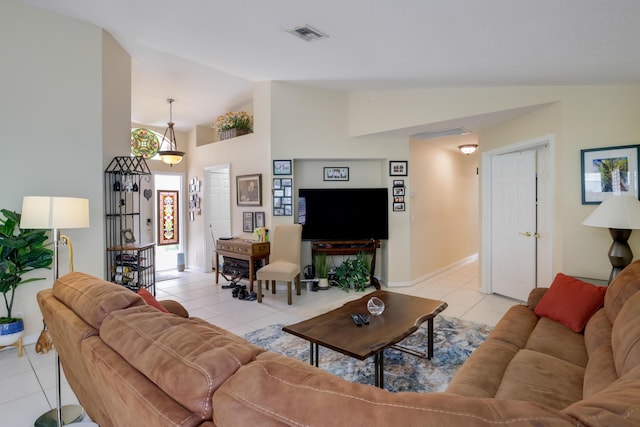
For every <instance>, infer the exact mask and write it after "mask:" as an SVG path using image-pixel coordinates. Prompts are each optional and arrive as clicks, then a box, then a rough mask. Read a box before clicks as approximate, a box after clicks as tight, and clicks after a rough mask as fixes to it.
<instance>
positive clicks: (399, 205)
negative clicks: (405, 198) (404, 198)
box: [393, 202, 404, 212]
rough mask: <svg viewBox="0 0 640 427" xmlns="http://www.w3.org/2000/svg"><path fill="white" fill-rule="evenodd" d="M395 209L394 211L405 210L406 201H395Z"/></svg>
mask: <svg viewBox="0 0 640 427" xmlns="http://www.w3.org/2000/svg"><path fill="white" fill-rule="evenodd" d="M393 211H394V212H403V211H404V202H394V203H393Z"/></svg>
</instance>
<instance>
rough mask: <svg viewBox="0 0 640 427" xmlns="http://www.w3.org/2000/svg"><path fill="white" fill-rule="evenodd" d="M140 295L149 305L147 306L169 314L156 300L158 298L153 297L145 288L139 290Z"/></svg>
mask: <svg viewBox="0 0 640 427" xmlns="http://www.w3.org/2000/svg"><path fill="white" fill-rule="evenodd" d="M138 295H140V296H141V297H142V299H143V300H144V302H146V303H147V305H150V306H151V307H155V308H157V309H158V310H160V311H161V312H163V313H168V312H169V310H167V309H166V308H165V307H164V306H163V305H162V304H160V303H159V302H158V300H157V299H156V297H154V296H153V295H151V292H149V291H148V290H146V289H145V288H140V289H139V290H138Z"/></svg>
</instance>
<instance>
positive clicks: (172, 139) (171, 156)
mask: <svg viewBox="0 0 640 427" xmlns="http://www.w3.org/2000/svg"><path fill="white" fill-rule="evenodd" d="M174 101H175V100H174V99H171V98H169V99H167V102H168V103H169V123H167V125H168V126H169V127H167V129H166V130H165V131H164V135H163V136H162V143H161V144H160V145H161V146H162V145H163V144H164V143H165V142H168V144H169V149H168V150H160V151H158V155H159V156H160V160H162V162H163V163H166V164H168V165H170V166H173V165H177V164H178V163H180V162H181V161H182V156H184V152H182V151H178V143H177V142H176V134H175V132H174V131H173V125H174V123H173V102H174ZM167 132H169V139H167Z"/></svg>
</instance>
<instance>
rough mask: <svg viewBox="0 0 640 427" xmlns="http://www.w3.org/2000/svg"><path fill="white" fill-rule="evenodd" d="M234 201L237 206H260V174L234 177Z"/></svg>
mask: <svg viewBox="0 0 640 427" xmlns="http://www.w3.org/2000/svg"><path fill="white" fill-rule="evenodd" d="M236 203H237V205H238V206H262V174H256V175H241V176H237V177H236ZM251 231H253V230H251Z"/></svg>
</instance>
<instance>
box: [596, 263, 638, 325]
mask: <svg viewBox="0 0 640 427" xmlns="http://www.w3.org/2000/svg"><path fill="white" fill-rule="evenodd" d="M638 291H640V260H637V261H634V262H632V263H631V264H629V265H628V266H627V267H626V268H625V269H624V270H622V271H621V272H620V274H618V275H617V276H616V278H615V279H613V281H612V282H611V283H610V284H609V287H608V289H607V293H606V295H605V297H604V309H605V311H606V313H607V317H609V322H611V324H613V323H614V322H615V320H616V317H618V313H619V312H620V310H622V306H623V305H624V303H625V302H627V300H628V299H629V297H630V296H631V295H633V294H635V293H636V292H638Z"/></svg>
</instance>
